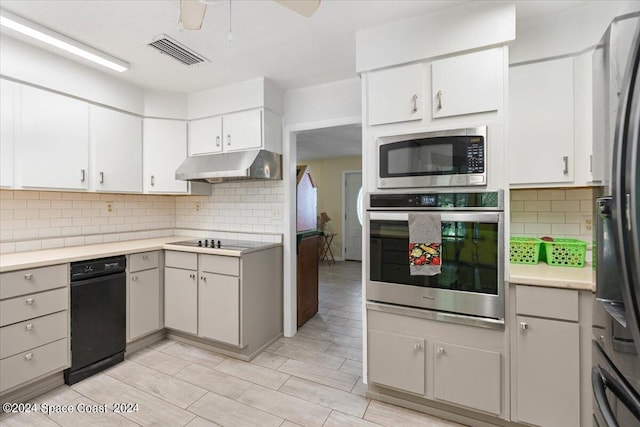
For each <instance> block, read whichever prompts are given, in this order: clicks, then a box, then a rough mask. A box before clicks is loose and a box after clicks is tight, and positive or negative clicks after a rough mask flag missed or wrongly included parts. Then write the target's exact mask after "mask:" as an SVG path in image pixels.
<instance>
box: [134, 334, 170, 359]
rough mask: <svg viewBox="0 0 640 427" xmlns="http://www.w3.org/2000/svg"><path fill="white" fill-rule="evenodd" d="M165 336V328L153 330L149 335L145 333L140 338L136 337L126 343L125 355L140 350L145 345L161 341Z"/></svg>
mask: <svg viewBox="0 0 640 427" xmlns="http://www.w3.org/2000/svg"><path fill="white" fill-rule="evenodd" d="M166 337H167V330H166V329H161V330H159V331H156V332H153V333H151V334H149V335H145V336H144V337H142V338H138V339H136V340H133V341H131V342H129V343H127V349H126V353H125V357H128V356H131V355H132V354H133V353H135V352H137V351H140V350H142V349H143V348H145V347H148V346H150V345H152V344H155V343H157V342H160V341H162V340H163V339H165V338H166Z"/></svg>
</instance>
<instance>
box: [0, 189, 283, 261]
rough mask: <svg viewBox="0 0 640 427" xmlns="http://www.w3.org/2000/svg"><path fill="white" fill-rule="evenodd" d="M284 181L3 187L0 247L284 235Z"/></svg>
mask: <svg viewBox="0 0 640 427" xmlns="http://www.w3.org/2000/svg"><path fill="white" fill-rule="evenodd" d="M283 207H284V184H283V183H282V181H278V182H236V183H225V184H216V185H214V186H213V193H212V195H211V196H156V195H146V194H141V195H133V194H104V193H100V194H99V193H79V192H77V193H75V192H57V191H26V190H25V191H19V190H0V253H5V254H6V253H13V252H23V251H29V250H38V249H53V248H62V247H67V246H80V245H90V244H98V243H108V242H117V241H124V240H133V239H148V238H154V237H164V236H172V235H181V236H194V237H196V236H203V235H205V236H215V237H217V238H221V239H241V240H261V241H269V242H280V241H281V240H282V234H281V233H282V232H283V229H284V222H283V219H282V217H283Z"/></svg>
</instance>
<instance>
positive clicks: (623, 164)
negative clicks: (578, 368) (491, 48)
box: [611, 27, 640, 355]
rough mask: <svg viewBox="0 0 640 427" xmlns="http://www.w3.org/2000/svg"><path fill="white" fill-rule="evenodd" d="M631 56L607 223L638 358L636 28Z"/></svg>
mask: <svg viewBox="0 0 640 427" xmlns="http://www.w3.org/2000/svg"><path fill="white" fill-rule="evenodd" d="M631 54H632V59H631V60H630V61H629V64H628V67H627V72H626V77H625V81H624V86H623V90H622V93H621V96H620V105H619V108H618V117H617V123H616V133H615V139H614V152H613V165H612V169H613V174H612V209H611V222H612V226H613V229H614V232H613V241H614V243H615V251H616V256H617V259H618V261H619V263H620V272H621V281H620V284H621V291H622V301H623V302H624V306H625V317H626V320H627V322H628V324H629V325H628V326H629V329H630V332H631V334H632V336H633V340H634V342H635V346H636V352H637V354H638V355H640V227H639V225H640V217H639V215H640V206H639V205H640V164H639V163H640V147H639V146H638V145H639V142H638V141H639V139H640V76H639V68H640V27H639V28H638V30H637V31H636V37H635V41H634V43H633V48H632V50H631Z"/></svg>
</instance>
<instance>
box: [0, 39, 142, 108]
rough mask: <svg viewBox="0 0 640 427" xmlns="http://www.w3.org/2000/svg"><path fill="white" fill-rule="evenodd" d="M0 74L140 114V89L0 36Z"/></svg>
mask: <svg viewBox="0 0 640 427" xmlns="http://www.w3.org/2000/svg"><path fill="white" fill-rule="evenodd" d="M125 72H126V71H125ZM114 73H116V72H114ZM0 75H2V76H3V77H8V78H12V79H16V80H19V81H21V82H26V83H30V84H33V85H36V86H42V87H44V88H48V89H51V90H54V91H58V92H62V93H64V94H68V95H72V96H75V97H78V98H82V99H85V100H87V101H91V102H95V103H98V104H104V105H108V106H111V107H114V108H118V109H121V110H124V111H129V112H131V113H134V114H140V115H142V114H143V113H144V91H143V89H142V88H141V87H139V86H136V85H133V84H131V83H127V82H125V81H123V80H120V79H118V78H116V77H114V76H113V75H111V74H110V73H107V72H101V71H98V70H96V69H94V68H92V67H89V66H86V65H83V64H80V63H78V62H75V61H72V60H70V59H67V58H64V57H62V56H59V55H56V54H53V53H51V52H48V51H46V50H43V49H39V48H37V47H34V46H32V45H29V44H26V43H23V42H21V41H18V40H16V39H13V38H11V37H8V36H6V35H4V34H3V35H2V37H0Z"/></svg>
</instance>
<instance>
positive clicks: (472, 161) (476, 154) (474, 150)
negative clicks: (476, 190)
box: [467, 137, 484, 173]
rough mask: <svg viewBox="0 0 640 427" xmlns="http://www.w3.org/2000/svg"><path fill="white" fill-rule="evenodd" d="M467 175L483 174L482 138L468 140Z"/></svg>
mask: <svg viewBox="0 0 640 427" xmlns="http://www.w3.org/2000/svg"><path fill="white" fill-rule="evenodd" d="M467 173H484V138H482V137H472V138H469V143H468V145H467Z"/></svg>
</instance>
